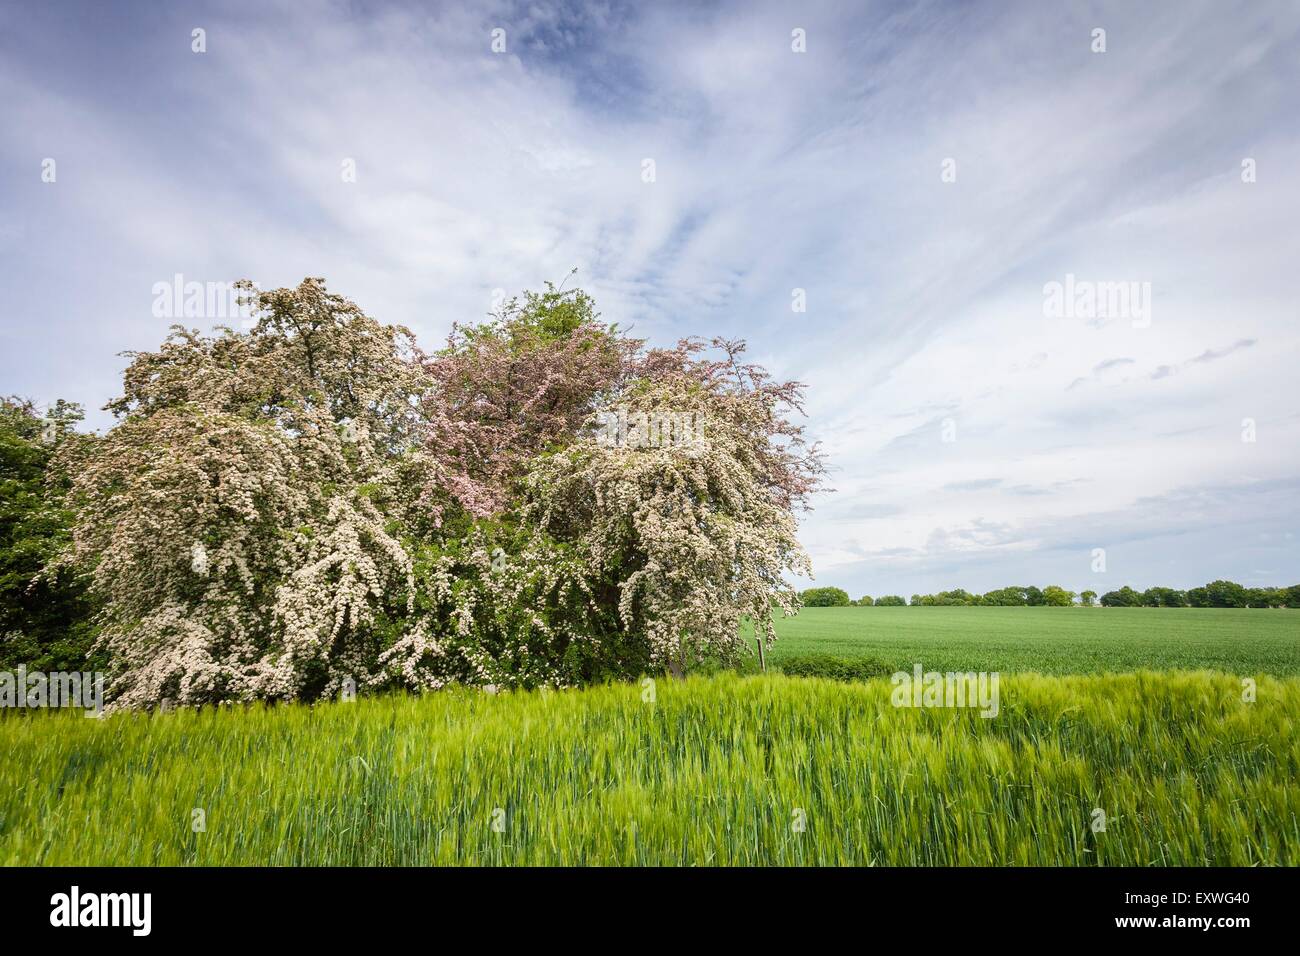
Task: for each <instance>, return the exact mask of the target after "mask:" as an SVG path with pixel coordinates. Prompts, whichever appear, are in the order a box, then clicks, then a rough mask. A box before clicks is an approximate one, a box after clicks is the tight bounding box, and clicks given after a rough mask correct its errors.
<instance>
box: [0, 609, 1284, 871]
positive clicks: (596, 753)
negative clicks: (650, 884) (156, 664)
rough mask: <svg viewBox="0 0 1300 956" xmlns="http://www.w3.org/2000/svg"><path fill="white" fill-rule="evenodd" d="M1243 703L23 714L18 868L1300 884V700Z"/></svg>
mask: <svg viewBox="0 0 1300 956" xmlns="http://www.w3.org/2000/svg"><path fill="white" fill-rule="evenodd" d="M908 613H913V612H908ZM922 613H923V614H924V613H925V612H922ZM1072 613H1073V612H1070V611H1065V612H1064V613H1063V615H1062V617H1063V618H1065V617H1070V616H1071V615H1072ZM870 614H871V612H866V615H865V616H867V617H870ZM862 616H863V615H860V614H857V613H853V612H851V613H850V615H849V617H851V618H858V617H862ZM925 616H931V617H933V618H934V619H943V618H945V617H947V615H945V614H943V613H942V612H941V613H939V614H935V615H928V614H927V615H925ZM996 616H997V617H999V618H1000V617H1001V615H1000V614H999V615H996ZM1081 616H1090V615H1086V612H1083V613H1082V614H1081ZM1259 616H1260V617H1261V618H1268V617H1272V615H1270V614H1268V613H1263V614H1260V615H1259ZM1035 617H1037V615H1031V618H1027V620H1028V619H1033V618H1035ZM1191 617H1193V618H1195V617H1199V616H1198V615H1192V616H1191ZM897 619H898V620H903V615H899V616H898V618H897ZM882 620H883V618H882ZM880 633H881V634H882V635H884V634H886V633H887V629H884V628H882V630H881V632H880ZM880 639H881V638H880V637H877V638H876V640H877V641H879V640H880ZM911 639H912V640H913V641H915V642H918V644H919V646H921V647H922V648H925V645H924V643H923V642H922V641H921V639H920V637H919V635H915V636H913V638H911ZM947 640H948V641H949V642H950V643H949V647H950V648H955V649H953V650H950V653H955V654H958V656H960V648H961V647H963V646H964V645H961V644H956V645H953V644H952V643H951V641H952V640H953V638H951V637H949V638H947ZM1113 642H1114V639H1113V638H1112V643H1113ZM887 646H891V647H892V646H895V645H887ZM997 653H1010V651H997ZM969 654H970V655H972V658H971V659H972V660H973V659H974V657H973V655H974V654H975V651H974V649H973V648H971V649H970V650H969ZM922 657H923V658H924V659H926V660H927V663H928V662H929V661H930V660H931V659H933V660H934V661H935V663H940V660H939V658H938V656H936V655H932V654H929V653H925V654H923V655H922ZM1241 696H1242V695H1241V682H1240V680H1239V679H1238V678H1236V677H1233V676H1229V675H1225V674H1211V673H1176V674H1169V673H1166V674H1155V673H1137V674H1129V675H1122V676H1074V677H1045V676H1038V675H1020V676H1010V677H1004V678H1003V680H1002V684H1001V713H1000V715H999V716H998V717H996V718H994V719H982V718H980V717H979V716H977V715H976V712H975V711H973V710H955V709H929V710H923V709H917V710H911V709H900V708H895V707H893V706H891V704H890V685H889V682H888V680H873V681H869V682H867V683H839V682H831V681H824V680H805V679H794V678H787V677H781V676H767V677H749V678H744V677H738V676H735V675H721V676H717V677H712V678H693V679H691V680H689V681H686V682H680V683H679V682H674V681H668V680H660V681H659V682H658V685H657V700H656V701H655V702H654V703H647V702H645V701H644V700H643V691H642V688H641V687H639V686H637V685H635V684H631V685H611V686H606V687H597V688H591V689H588V690H583V691H570V692H563V693H549V694H543V693H526V694H511V695H503V696H499V697H494V696H489V695H486V694H480V693H473V692H447V693H440V694H434V695H428V696H425V697H422V698H417V697H390V698H381V699H375V700H361V701H359V702H356V703H351V704H342V703H340V704H330V705H325V706H319V707H315V708H308V707H303V706H285V707H278V708H262V707H254V708H249V709H224V710H220V711H212V710H208V711H205V712H190V711H182V712H177V713H169V714H157V715H153V716H146V715H140V714H137V715H130V714H122V715H117V716H113V717H110V718H106V719H104V720H87V719H84V718H83V717H81V716H79V715H76V714H72V713H67V712H64V713H34V714H27V715H18V714H8V715H5V716H4V717H3V718H0V751H2V752H3V754H4V759H3V761H2V762H0V862H3V863H6V864H78V865H97V864H322V865H331V864H428V863H477V864H495V863H516V864H519V863H523V864H543V863H544V864H633V863H637V864H670V865H673V864H813V863H819V864H845V863H852V864H926V865H930V864H1049V865H1056V864H1077V865H1092V864H1108V865H1119V864H1136V865H1148V864H1190V865H1199V864H1216V865H1250V864H1283V865H1297V864H1300V787H1297V786H1296V785H1295V783H1296V780H1297V779H1300V733H1297V730H1300V728H1297V726H1296V725H1297V721H1298V718H1300V678H1286V679H1275V678H1272V677H1268V676H1263V675H1260V676H1259V684H1258V699H1257V701H1256V702H1254V703H1243V701H1242V699H1241ZM498 807H499V808H502V810H504V812H505V816H504V824H505V829H504V832H495V831H494V830H493V829H492V828H491V826H490V822H491V820H492V818H493V812H494V810H495V809H496V808H498ZM194 808H202V809H203V810H204V811H205V812H206V831H205V832H201V833H195V832H193V831H192V828H191V819H192V817H191V812H192V810H193V809H194ZM1095 808H1097V809H1101V810H1103V811H1104V812H1105V814H1106V817H1107V826H1106V830H1105V832H1102V833H1093V832H1092V830H1091V828H1090V826H1089V822H1090V820H1091V819H1092V816H1093V811H1094V809H1095ZM800 812H802V814H803V819H804V820H805V821H806V830H805V831H804V832H795V831H794V830H793V829H792V822H793V821H794V820H795V818H796V816H797V814H798V813H800Z"/></svg>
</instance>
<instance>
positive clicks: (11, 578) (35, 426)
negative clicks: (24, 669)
mask: <svg viewBox="0 0 1300 956" xmlns="http://www.w3.org/2000/svg"><path fill="white" fill-rule="evenodd" d="M81 418H82V413H81V409H80V408H78V407H77V406H75V405H71V404H68V403H66V402H62V401H60V402H57V403H56V404H55V405H54V407H53V408H52V409H51V410H50V411H49V414H47V415H45V416H43V417H42V416H40V415H39V414H38V413H37V410H36V408H35V406H34V405H32V403H30V402H26V401H22V400H19V399H0V669H6V670H9V669H13V668H14V667H15V666H17V665H18V664H26V665H27V666H28V667H29V668H31V669H32V670H42V671H64V670H86V669H94V667H93V666H92V663H96V662H92V661H91V659H90V649H91V646H92V645H93V643H94V640H95V635H96V629H95V624H94V621H93V615H94V612H95V610H96V607H95V604H94V603H93V602H92V601H91V600H90V598H89V597H88V595H87V593H86V587H85V583H84V581H83V579H82V578H81V576H79V575H78V574H77V573H76V571H75V569H73V568H70V567H60V566H58V563H57V562H58V558H59V556H60V554H61V553H62V552H63V550H64V548H65V547H66V546H67V543H68V540H69V537H70V526H71V514H70V512H69V511H68V510H67V509H66V508H65V507H64V497H65V494H66V489H67V482H66V481H65V480H64V479H63V477H62V476H61V475H59V474H58V473H57V471H56V470H55V469H53V467H52V464H51V463H52V461H53V458H54V454H55V451H56V449H58V447H59V446H60V445H62V444H64V443H66V442H75V441H78V440H83V439H81V438H80V437H79V436H77V435H76V434H75V433H73V432H72V431H71V426H72V425H73V424H74V423H75V422H77V421H80V420H81Z"/></svg>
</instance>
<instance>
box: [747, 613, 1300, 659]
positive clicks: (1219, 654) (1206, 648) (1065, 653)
mask: <svg viewBox="0 0 1300 956" xmlns="http://www.w3.org/2000/svg"><path fill="white" fill-rule="evenodd" d="M776 626H777V634H778V638H779V639H778V641H777V643H776V645H775V646H774V647H773V649H772V651H771V653H770V657H769V659H770V660H771V661H772V662H773V663H775V664H777V665H778V666H779V664H780V662H781V660H782V658H788V657H791V656H795V655H802V654H810V653H826V654H834V655H838V656H843V657H874V658H877V659H879V660H881V661H883V662H885V663H887V664H889V665H890V666H891V667H894V668H898V669H904V670H906V669H910V668H911V667H912V664H913V663H914V662H916V661H920V662H921V663H922V664H923V665H925V667H926V668H927V669H929V668H936V669H940V670H975V671H980V670H986V671H995V670H996V671H1004V672H1021V671H1037V672H1039V673H1044V674H1089V673H1107V672H1109V673H1122V672H1126V671H1134V670H1140V669H1144V668H1145V669H1152V670H1201V669H1206V670H1221V671H1225V672H1227V673H1230V674H1255V673H1268V674H1275V675H1297V674H1300V611H1294V610H1284V609H1274V610H1263V609H1241V610H1238V609H1218V608H1055V607H861V608H860V607H843V608H840V607H829V608H828V607H810V608H804V609H803V610H801V611H800V612H799V614H798V616H797V617H794V618H785V619H782V618H777V620H776Z"/></svg>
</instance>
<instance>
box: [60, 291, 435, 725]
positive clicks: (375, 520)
mask: <svg viewBox="0 0 1300 956" xmlns="http://www.w3.org/2000/svg"><path fill="white" fill-rule="evenodd" d="M244 288H245V289H246V291H247V293H248V294H249V295H250V296H251V301H252V304H253V305H254V306H255V307H256V309H257V315H258V320H257V324H256V325H255V326H254V327H253V328H252V329H251V330H250V331H248V332H246V333H237V332H234V331H232V330H230V329H221V330H219V333H218V334H217V335H215V336H213V337H207V336H203V335H201V334H200V333H199V332H197V331H191V330H186V329H183V328H180V327H176V328H174V329H173V332H172V334H171V336H169V338H168V340H167V341H166V342H165V343H164V344H163V346H162V348H161V349H159V350H158V351H157V352H144V353H133V354H131V356H130V357H131V359H132V361H131V364H130V366H129V367H128V368H127V370H126V373H125V375H124V381H123V385H124V391H123V394H122V396H121V397H120V398H118V399H117V400H115V401H114V402H112V403H110V405H109V408H110V409H111V410H112V411H114V412H115V413H116V414H117V415H118V418H119V421H118V424H117V425H116V426H115V427H114V428H113V429H112V430H110V431H109V432H108V434H107V435H105V436H104V438H103V439H102V440H100V441H97V442H93V443H91V444H90V445H88V446H86V447H85V448H84V449H81V450H79V453H78V454H76V455H75V461H72V462H70V465H69V467H70V470H73V471H74V472H75V477H74V479H73V487H72V495H71V500H72V502H73V504H74V507H75V509H76V516H77V520H76V524H75V530H74V536H73V542H74V549H73V556H74V557H75V558H76V559H78V560H80V561H83V562H84V563H85V564H87V565H88V566H91V567H93V568H94V571H93V579H92V580H93V585H94V589H95V592H96V593H97V594H98V595H99V596H100V597H101V598H102V599H103V600H104V601H105V613H104V629H103V633H102V636H101V639H100V640H101V644H102V646H103V647H104V648H105V649H106V650H107V651H108V652H109V653H110V654H111V655H112V659H113V668H114V670H115V671H116V675H115V680H114V682H113V685H112V691H111V693H112V695H113V697H114V698H115V702H116V703H118V704H122V705H139V704H153V703H157V702H158V701H160V700H163V699H167V698H170V699H172V700H175V701H178V702H182V703H199V702H203V701H213V700H224V699H251V698H277V697H279V698H294V697H300V698H305V699H313V698H315V697H318V696H321V695H324V694H333V693H336V692H337V691H338V690H340V688H342V687H343V686H345V683H346V682H347V681H349V680H353V681H355V682H356V683H357V684H359V685H381V684H383V683H386V680H387V675H386V674H385V673H384V671H383V668H382V667H380V666H379V664H378V660H377V658H378V655H379V653H380V652H381V651H382V650H383V648H384V647H385V645H386V644H387V643H388V642H389V641H390V640H391V631H392V630H393V629H394V628H398V627H400V626H401V624H400V623H398V622H400V621H401V620H402V618H403V617H404V616H405V615H406V614H407V613H408V612H409V611H410V609H411V608H412V606H413V601H414V594H413V568H412V561H411V556H410V554H409V553H408V551H407V550H406V549H405V548H404V547H403V544H402V541H401V538H402V537H403V535H405V534H408V533H414V532H415V531H416V530H417V529H418V528H419V527H420V526H421V525H422V524H423V522H424V521H425V520H426V509H425V508H423V507H421V505H420V490H421V487H422V486H423V479H424V476H425V475H426V474H427V473H428V472H429V471H430V469H429V463H428V462H427V461H425V460H424V459H423V458H422V457H421V455H420V449H419V445H418V443H417V437H418V435H419V431H418V425H419V419H418V416H417V413H416V411H415V409H416V408H417V406H418V402H419V399H420V397H421V395H422V392H423V389H424V379H423V376H422V375H421V373H420V368H419V365H418V364H417V362H416V358H417V356H418V350H417V349H416V348H415V346H414V341H413V339H412V338H411V336H410V333H409V332H407V331H406V330H405V329H401V328H397V327H390V326H383V325H380V324H379V323H377V322H375V321H374V320H372V319H370V318H369V317H367V316H365V315H364V314H363V313H362V312H361V311H360V309H358V308H357V307H356V306H355V305H353V304H352V303H350V302H348V301H346V300H344V299H342V298H341V297H339V296H336V295H332V294H330V293H328V292H327V291H326V290H325V287H324V283H323V281H322V280H319V279H307V280H304V281H303V283H302V284H301V285H299V286H298V287H297V288H296V289H278V290H275V291H273V292H266V293H254V292H253V291H252V290H251V288H249V287H247V286H245V287H244Z"/></svg>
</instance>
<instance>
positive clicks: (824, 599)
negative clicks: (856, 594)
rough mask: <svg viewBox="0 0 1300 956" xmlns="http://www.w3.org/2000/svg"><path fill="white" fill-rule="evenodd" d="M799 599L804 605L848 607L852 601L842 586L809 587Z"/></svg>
mask: <svg viewBox="0 0 1300 956" xmlns="http://www.w3.org/2000/svg"><path fill="white" fill-rule="evenodd" d="M799 600H800V602H801V603H802V604H803V606H804V607H849V606H850V605H851V604H852V603H853V602H852V601H850V600H849V594H848V592H847V591H845V590H843V589H842V588H809V589H808V590H806V591H804V592H803V593H802V594H800V595H799Z"/></svg>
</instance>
